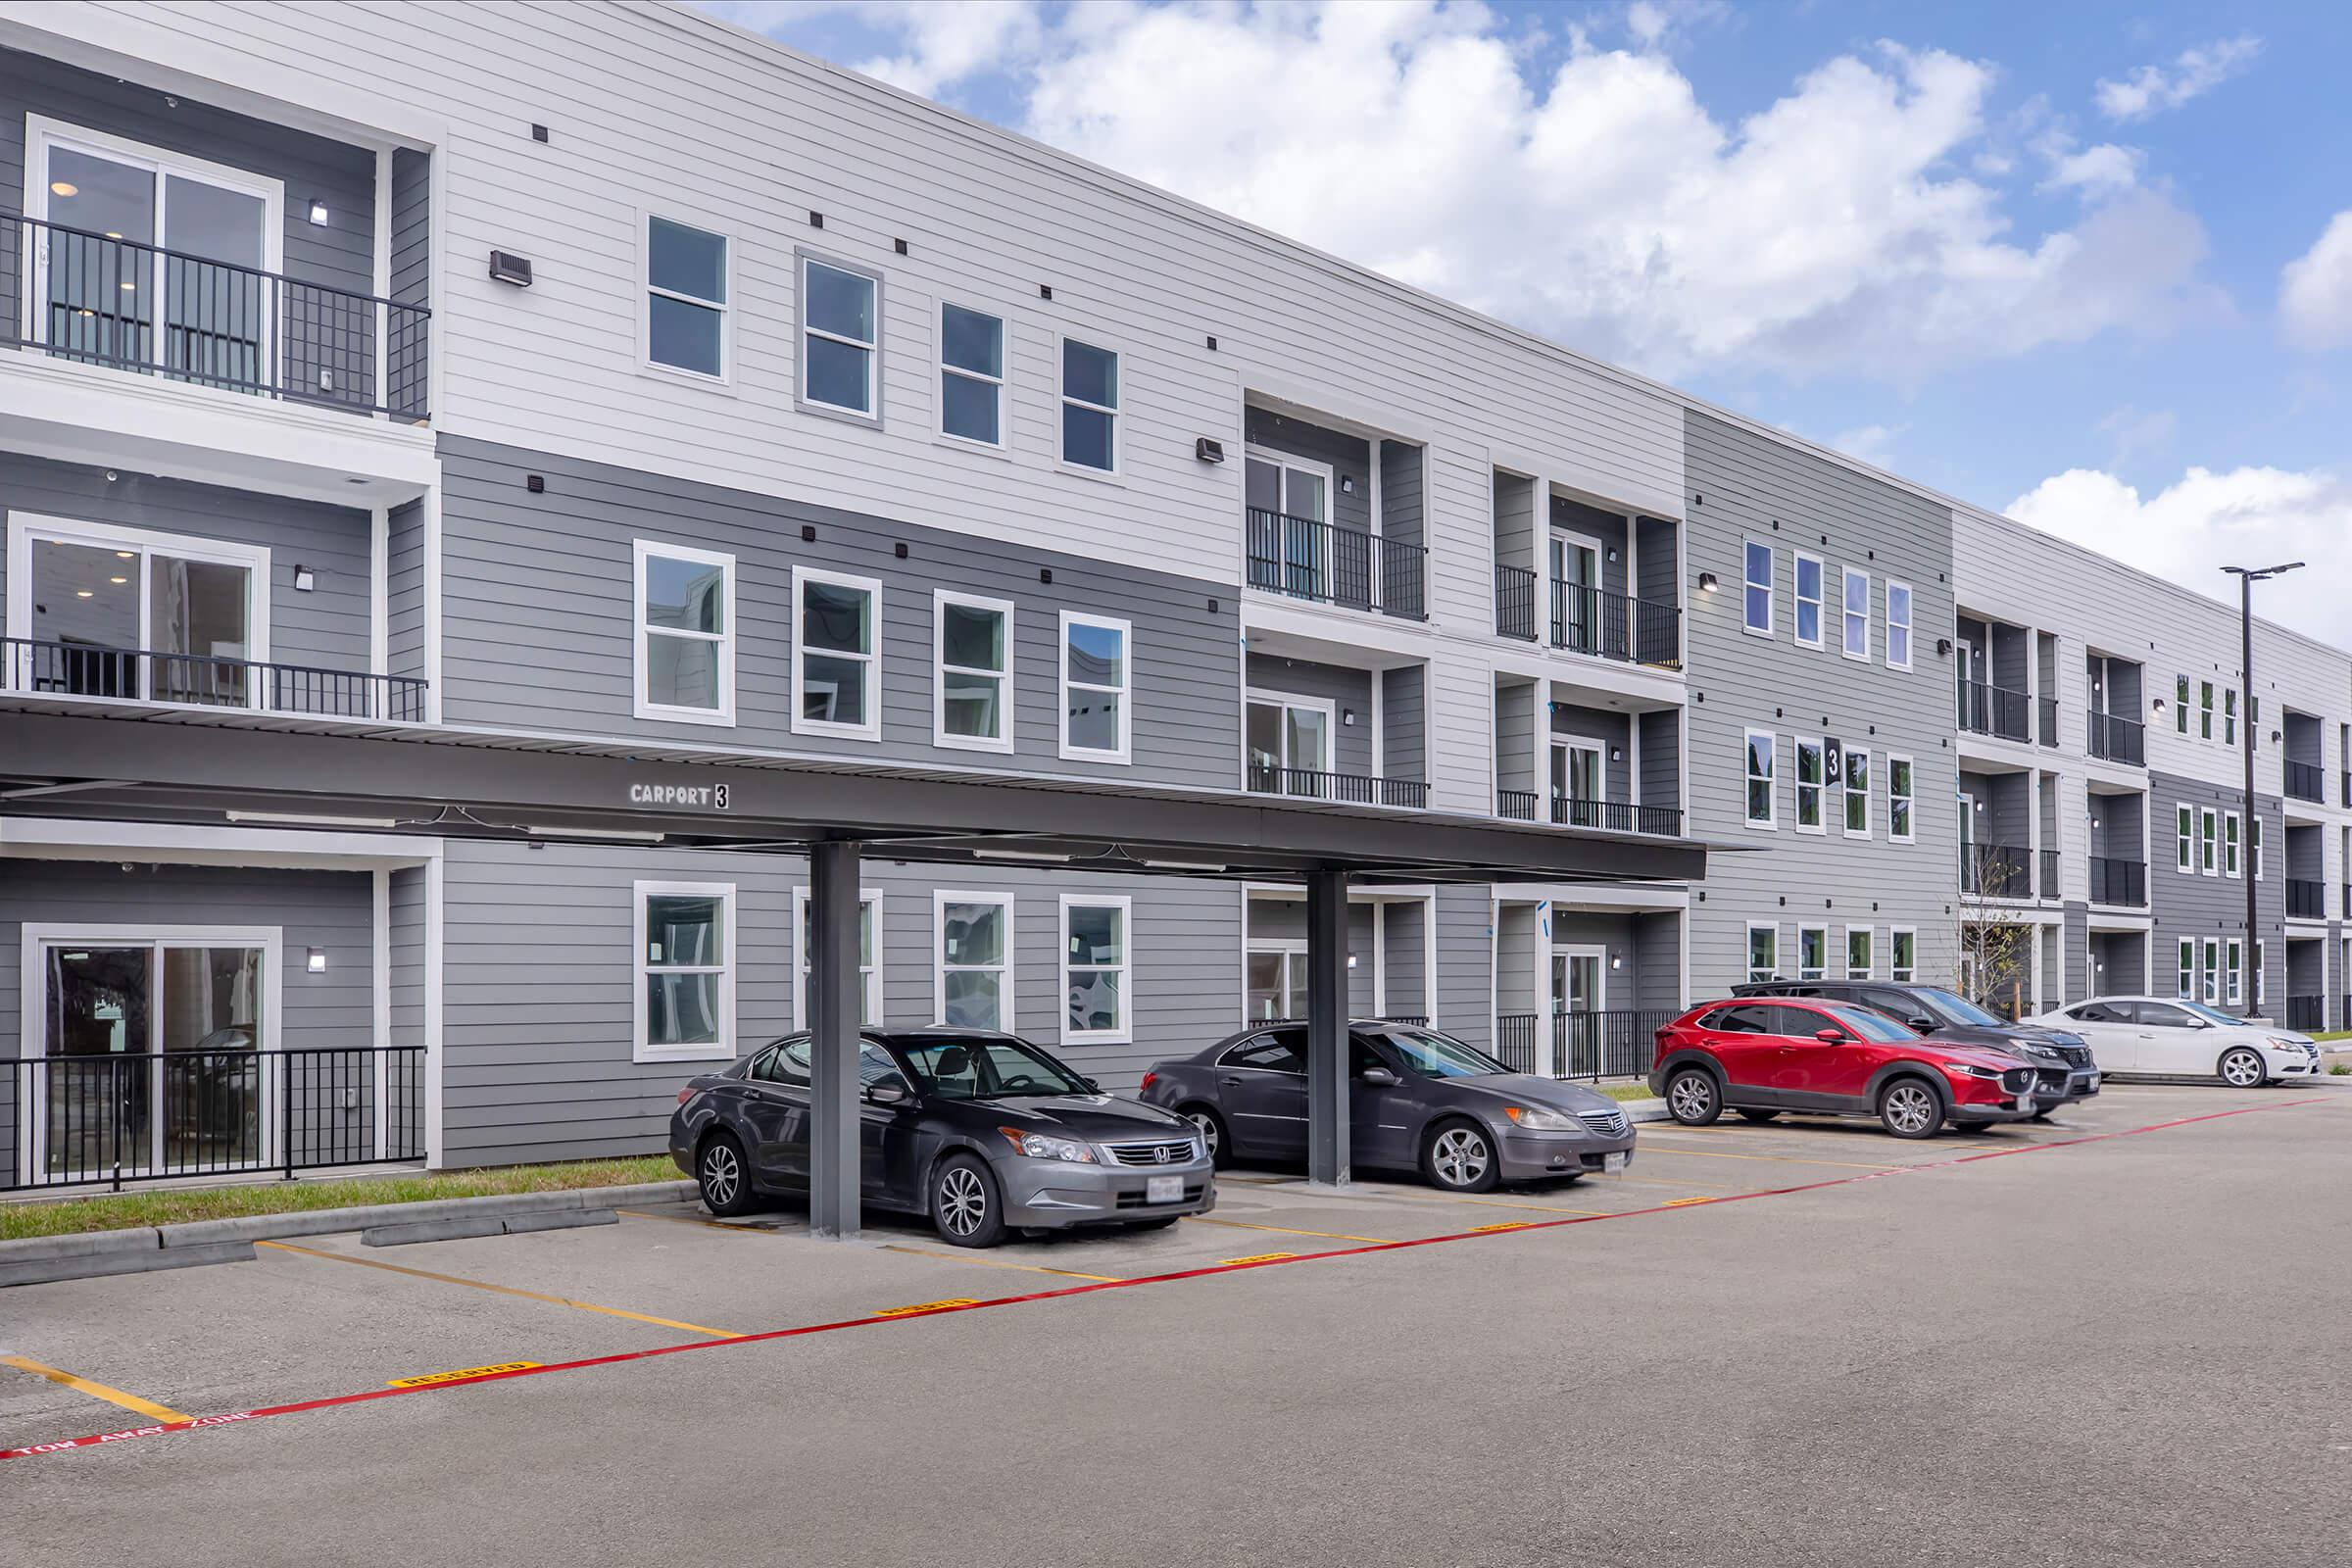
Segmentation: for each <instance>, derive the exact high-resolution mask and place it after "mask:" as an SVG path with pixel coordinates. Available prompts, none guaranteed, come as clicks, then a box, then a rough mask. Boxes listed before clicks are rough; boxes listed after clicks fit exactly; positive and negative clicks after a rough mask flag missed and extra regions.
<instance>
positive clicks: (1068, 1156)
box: [997, 1127, 1095, 1165]
mask: <svg viewBox="0 0 2352 1568" xmlns="http://www.w3.org/2000/svg"><path fill="white" fill-rule="evenodd" d="M997 1131H999V1132H1001V1133H1003V1134H1004V1135H1005V1141H1006V1142H1007V1143H1009V1144H1011V1145H1012V1149H1013V1152H1015V1153H1017V1154H1024V1155H1026V1156H1028V1157H1029V1158H1031V1159H1058V1160H1063V1161H1066V1162H1067V1163H1069V1164H1072V1165H1092V1164H1093V1163H1094V1162H1095V1152H1094V1151H1093V1150H1092V1149H1089V1148H1088V1147H1087V1146H1086V1145H1084V1144H1081V1143H1077V1142H1075V1141H1073V1140H1071V1139H1068V1138H1052V1137H1049V1136H1047V1135H1046V1134H1044V1133H1030V1132H1023V1131H1022V1130H1021V1129H1020V1128H1018V1127H1000V1128H998V1129H997Z"/></svg>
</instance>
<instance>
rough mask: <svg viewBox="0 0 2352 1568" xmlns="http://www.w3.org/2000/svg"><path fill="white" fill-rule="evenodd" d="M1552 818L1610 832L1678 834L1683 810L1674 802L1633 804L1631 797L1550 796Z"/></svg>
mask: <svg viewBox="0 0 2352 1568" xmlns="http://www.w3.org/2000/svg"><path fill="white" fill-rule="evenodd" d="M1551 820H1552V822H1553V824H1554V825H1555V826H1559V827H1596V828H1600V829H1602V830H1603V831H1605V832H1610V833H1657V834H1661V835H1664V836H1665V837H1668V838H1680V837H1681V836H1682V831H1683V812H1682V809H1681V808H1680V807H1675V806H1636V805H1634V804H1633V803H1632V802H1630V801H1580V800H1577V799H1575V798H1574V797H1572V796H1567V795H1554V796H1553V797H1552V798H1551Z"/></svg>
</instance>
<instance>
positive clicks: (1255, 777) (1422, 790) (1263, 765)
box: [1250, 760, 1429, 809]
mask: <svg viewBox="0 0 2352 1568" xmlns="http://www.w3.org/2000/svg"><path fill="white" fill-rule="evenodd" d="M1250 791H1251V793H1253V794H1257V795H1290V796H1296V797H1298V798H1299V799H1301V800H1310V801H1343V802H1346V803H1347V804H1348V805H1350V806H1407V807H1413V808H1416V809H1417V808H1421V807H1426V806H1427V805H1429V786H1428V785H1427V784H1425V783H1422V782H1421V781H1419V780H1418V779H1403V778H1372V777H1370V776H1368V775H1366V774H1362V773H1327V772H1322V771H1320V770H1318V769H1315V768H1311V767H1276V766H1274V765H1273V764H1272V763H1269V762H1260V761H1254V760H1253V761H1251V762H1250Z"/></svg>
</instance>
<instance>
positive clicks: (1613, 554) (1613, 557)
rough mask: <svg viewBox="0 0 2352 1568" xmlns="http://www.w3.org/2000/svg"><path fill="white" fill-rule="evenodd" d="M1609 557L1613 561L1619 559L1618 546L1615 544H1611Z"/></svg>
mask: <svg viewBox="0 0 2352 1568" xmlns="http://www.w3.org/2000/svg"><path fill="white" fill-rule="evenodd" d="M1609 559H1610V560H1611V561H1615V560H1616V559H1617V547H1616V546H1615V545H1611V546H1609Z"/></svg>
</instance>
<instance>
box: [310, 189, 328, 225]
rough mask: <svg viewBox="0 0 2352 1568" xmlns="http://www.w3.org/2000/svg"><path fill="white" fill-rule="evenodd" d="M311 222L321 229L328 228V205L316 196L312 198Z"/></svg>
mask: <svg viewBox="0 0 2352 1568" xmlns="http://www.w3.org/2000/svg"><path fill="white" fill-rule="evenodd" d="M311 222H312V223H313V224H315V225H316V226H318V227H319V228H324V227H325V226H326V203H324V202H322V201H320V200H319V198H318V197H316V196H314V197H312V198H311Z"/></svg>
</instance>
